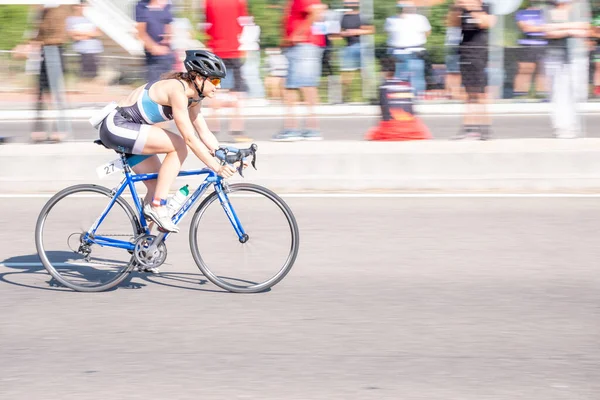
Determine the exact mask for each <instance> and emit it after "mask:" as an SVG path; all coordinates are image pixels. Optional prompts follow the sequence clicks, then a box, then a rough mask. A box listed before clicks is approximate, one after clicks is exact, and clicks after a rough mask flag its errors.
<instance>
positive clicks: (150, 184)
mask: <svg viewBox="0 0 600 400" xmlns="http://www.w3.org/2000/svg"><path fill="white" fill-rule="evenodd" d="M161 165H162V164H161V162H160V159H159V158H158V156H156V155H155V156H152V157H148V158H147V159H145V160H144V161H142V162H141V163H139V164H138V165H136V166H135V167H133V168H132V169H133V172H135V173H136V174H153V173H156V172H158V171H160V167H161ZM142 182H143V183H144V185H146V189H147V191H148V192H147V193H146V196H145V197H144V202H145V203H152V200H153V199H154V192H155V191H156V179H152V180H150V181H142Z"/></svg>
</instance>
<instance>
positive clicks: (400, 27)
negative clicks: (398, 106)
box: [385, 0, 431, 94]
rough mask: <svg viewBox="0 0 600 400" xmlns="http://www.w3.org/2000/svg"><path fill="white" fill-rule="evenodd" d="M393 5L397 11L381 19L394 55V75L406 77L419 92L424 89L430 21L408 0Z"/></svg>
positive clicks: (425, 87) (389, 46) (400, 0)
mask: <svg viewBox="0 0 600 400" xmlns="http://www.w3.org/2000/svg"><path fill="white" fill-rule="evenodd" d="M396 7H397V9H398V14H397V15H396V16H393V17H390V18H388V19H386V21H385V30H386V32H388V41H387V45H388V48H389V50H388V51H389V53H390V54H393V55H394V57H395V58H396V74H395V77H396V78H399V79H406V80H410V83H411V85H412V87H413V89H414V90H415V91H416V93H417V94H421V93H423V92H424V91H425V89H427V84H426V82H425V60H424V57H425V44H426V43H427V37H428V36H429V34H430V33H431V25H430V24H429V20H428V19H427V17H425V16H423V15H420V14H417V12H416V11H417V10H416V7H415V4H414V2H413V1H412V0H399V1H398V3H397V4H396Z"/></svg>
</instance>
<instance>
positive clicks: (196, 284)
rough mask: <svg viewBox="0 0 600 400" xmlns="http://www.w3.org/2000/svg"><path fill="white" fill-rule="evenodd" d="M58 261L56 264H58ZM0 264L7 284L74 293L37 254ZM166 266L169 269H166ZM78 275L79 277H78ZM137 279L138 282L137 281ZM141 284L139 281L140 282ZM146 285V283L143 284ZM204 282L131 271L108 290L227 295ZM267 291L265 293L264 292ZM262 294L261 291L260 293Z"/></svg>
mask: <svg viewBox="0 0 600 400" xmlns="http://www.w3.org/2000/svg"><path fill="white" fill-rule="evenodd" d="M48 256H49V257H51V258H52V261H53V263H54V262H61V260H62V261H63V262H64V261H68V260H71V259H72V257H73V253H72V252H52V254H48ZM57 260H58V261H57ZM0 264H1V265H3V266H4V267H5V268H9V269H11V270H12V271H11V272H4V273H0V282H2V283H7V284H10V285H15V286H20V287H26V288H30V289H40V290H53V291H73V290H71V289H69V288H67V287H64V286H63V285H62V284H61V283H60V282H58V281H57V280H56V279H54V278H53V277H52V276H51V275H50V274H49V273H48V271H47V270H46V268H44V266H43V264H42V262H41V260H40V258H39V256H38V255H37V254H29V255H21V256H14V257H10V258H7V259H5V260H2V261H0ZM167 267H168V266H167ZM77 273H78V274H79V275H81V276H86V275H90V274H91V276H96V277H97V276H98V275H99V274H100V272H98V271H97V270H96V269H95V268H93V267H87V266H85V267H82V268H80V269H79V270H78V271H77ZM34 276H36V277H38V276H39V277H47V278H48V280H47V281H46V283H47V284H48V286H47V287H43V286H36V285H35V284H28V283H24V282H19V279H15V278H16V277H23V278H25V279H23V280H24V281H25V282H27V281H29V282H31V281H32V280H31V278H32V277H34ZM81 276H79V277H81ZM136 278H137V279H136ZM226 279H229V280H235V279H233V278H226ZM140 281H142V282H140ZM238 281H240V282H244V283H252V282H247V281H242V280H238ZM144 282H145V283H144ZM207 283H210V282H209V281H208V280H206V279H205V278H204V275H202V274H201V273H198V274H192V273H181V272H161V273H160V274H150V273H142V272H137V270H135V269H134V270H133V271H132V272H131V273H130V274H129V277H127V278H126V279H125V280H124V281H123V282H122V283H121V284H120V285H118V286H117V287H116V288H113V289H110V290H109V291H112V290H116V289H119V288H120V289H141V288H143V287H144V286H146V285H147V284H157V285H162V286H167V287H171V288H175V289H186V290H194V291H201V292H211V293H230V292H228V291H226V290H223V289H220V288H217V287H216V286H212V285H211V286H212V287H213V288H214V289H207V288H204V287H203V286H204V285H206V284H207ZM267 291H270V289H269V290H266V291H265V292H267ZM263 293H264V292H263Z"/></svg>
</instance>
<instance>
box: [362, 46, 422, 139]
mask: <svg viewBox="0 0 600 400" xmlns="http://www.w3.org/2000/svg"><path fill="white" fill-rule="evenodd" d="M395 69H396V65H395V59H394V58H392V57H391V56H390V57H386V58H384V59H383V60H382V62H381V70H382V73H383V77H384V81H383V83H382V84H381V86H380V87H379V104H380V107H381V121H380V123H379V125H378V126H376V127H374V128H372V129H370V130H369V132H367V134H366V135H365V140H381V141H404V140H426V139H431V133H430V132H429V129H427V126H426V125H425V124H424V123H423V122H422V121H421V120H420V119H419V118H418V117H416V116H415V115H414V113H415V112H414V109H413V99H414V94H413V90H412V88H411V86H410V84H409V83H408V82H407V81H405V80H403V79H398V78H395V77H394V71H395Z"/></svg>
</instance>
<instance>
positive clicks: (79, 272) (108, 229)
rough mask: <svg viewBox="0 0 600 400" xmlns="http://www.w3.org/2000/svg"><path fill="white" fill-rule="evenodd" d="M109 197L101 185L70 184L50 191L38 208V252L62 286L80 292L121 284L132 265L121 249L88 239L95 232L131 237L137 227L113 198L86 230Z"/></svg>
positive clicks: (129, 213)
mask: <svg viewBox="0 0 600 400" xmlns="http://www.w3.org/2000/svg"><path fill="white" fill-rule="evenodd" d="M112 197H113V194H112V192H111V191H110V190H109V189H107V188H105V187H102V186H97V185H76V186H71V187H68V188H66V189H64V190H62V191H60V192H59V193H57V194H56V195H54V196H53V197H52V198H51V199H50V200H49V201H48V203H46V205H45V206H44V208H43V209H42V211H41V212H40V216H39V217H38V221H37V224H36V230H35V244H36V247H37V251H38V255H39V256H40V259H41V261H42V264H43V265H44V267H45V268H46V270H48V272H49V273H50V275H52V277H53V278H54V279H56V280H57V281H58V282H60V283H61V284H62V285H64V286H66V287H69V288H71V289H73V290H77V291H81V292H101V291H104V290H108V289H110V288H112V287H114V286H116V285H118V284H119V283H121V282H122V281H123V280H124V279H125V278H126V277H127V275H128V273H129V272H130V271H131V269H132V268H133V263H134V259H133V257H132V255H131V254H130V253H129V252H128V251H127V250H126V249H122V248H116V247H112V246H100V245H98V244H96V243H95V242H94V238H95V237H96V236H101V237H104V238H108V240H110V239H113V240H120V241H125V242H132V241H133V240H134V238H135V237H136V236H137V235H138V232H140V231H141V228H140V224H139V221H138V219H137V217H136V215H135V213H134V212H133V209H132V208H131V206H130V205H129V204H128V203H127V202H126V201H125V200H124V199H122V198H118V199H116V201H115V203H114V204H113V206H112V207H111V209H110V210H108V211H107V214H106V216H105V218H104V219H103V220H102V221H101V222H100V224H99V226H98V228H97V229H96V231H95V233H94V234H93V235H92V236H90V235H89V233H90V229H91V228H92V227H93V226H94V224H95V223H96V222H97V221H98V219H99V217H100V216H101V215H102V213H103V212H104V210H105V209H106V208H107V206H108V205H109V204H110V200H111V199H112Z"/></svg>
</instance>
